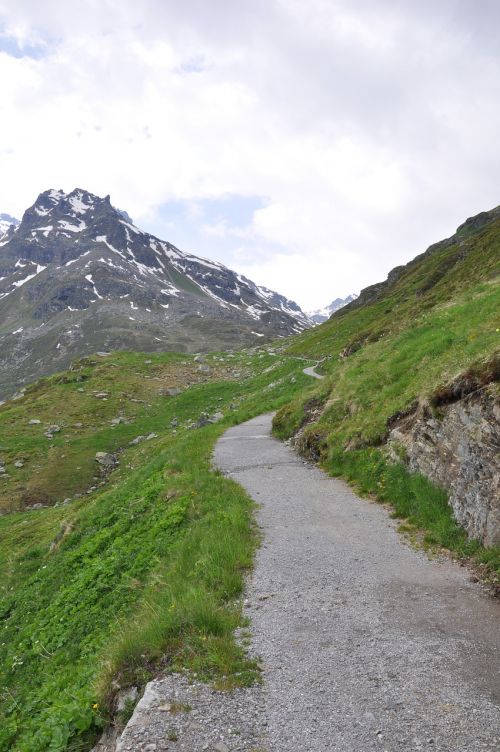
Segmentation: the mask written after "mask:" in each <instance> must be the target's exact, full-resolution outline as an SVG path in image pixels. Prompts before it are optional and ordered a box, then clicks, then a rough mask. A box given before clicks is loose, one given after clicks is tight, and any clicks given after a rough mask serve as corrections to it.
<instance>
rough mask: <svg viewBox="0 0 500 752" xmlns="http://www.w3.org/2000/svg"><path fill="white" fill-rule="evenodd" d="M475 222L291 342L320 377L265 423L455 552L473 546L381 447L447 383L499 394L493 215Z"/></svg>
mask: <svg viewBox="0 0 500 752" xmlns="http://www.w3.org/2000/svg"><path fill="white" fill-rule="evenodd" d="M479 220H480V221H478V218H474V219H473V220H468V222H466V223H465V224H464V225H462V226H461V228H459V230H458V231H457V233H456V235H455V236H453V238H450V239H448V240H446V241H443V242H442V243H438V244H436V245H435V246H432V247H431V248H430V249H429V250H428V251H427V253H426V254H423V255H422V256H420V257H418V258H417V259H415V260H414V261H412V262H411V263H410V264H408V265H407V266H406V267H399V268H398V269H396V270H394V272H393V273H391V275H390V276H389V280H388V281H387V282H386V283H383V284H381V285H376V286H374V287H373V288H368V290H366V291H364V292H363V293H362V295H361V296H360V298H359V300H357V301H355V302H354V303H351V304H350V305H349V306H346V308H344V309H342V310H340V311H339V312H338V313H336V314H334V316H333V317H332V318H331V319H330V320H329V321H328V322H326V323H325V324H323V325H322V326H320V327H318V328H317V329H315V330H313V331H312V332H307V333H306V334H303V335H301V336H299V337H296V338H294V339H293V341H291V343H290V346H289V347H288V348H287V353H288V354H294V355H300V356H303V357H309V358H316V359H321V360H322V370H323V373H324V374H325V376H326V378H325V379H324V381H322V382H320V383H319V384H315V385H313V386H310V387H309V389H307V390H306V391H305V392H303V393H301V394H299V395H297V397H296V398H295V399H294V400H292V401H291V402H290V404H288V405H286V406H285V407H284V408H282V409H281V411H280V412H279V413H278V415H277V416H276V418H275V421H274V430H275V433H276V435H277V436H279V437H281V438H288V437H289V436H291V435H292V434H294V433H296V432H297V431H298V430H299V429H301V431H300V435H299V437H298V440H297V444H298V446H299V449H301V451H303V452H304V453H305V454H308V455H309V456H312V457H314V458H315V459H320V460H321V461H322V463H323V466H324V467H325V469H327V470H328V471H329V472H330V473H332V474H334V475H342V476H344V477H346V478H347V479H349V480H351V481H353V482H354V483H355V484H356V485H357V488H358V490H360V491H361V492H363V493H370V494H373V495H376V496H377V497H378V498H379V499H381V500H383V501H389V502H391V503H392V504H393V505H394V507H395V509H396V512H397V513H398V514H399V515H400V516H403V517H405V518H409V519H410V521H411V522H413V523H415V524H416V525H418V526H419V527H422V528H425V529H427V531H428V533H427V538H426V539H427V541H428V542H431V543H438V544H440V545H443V546H446V547H449V548H452V549H453V550H455V551H458V552H459V553H460V552H462V553H466V552H467V553H471V552H472V551H473V550H474V549H475V547H476V546H477V544H476V543H470V542H467V541H466V540H465V537H464V535H463V533H462V531H461V530H459V529H458V528H457V526H456V525H455V524H454V522H453V520H452V519H451V517H450V514H449V509H448V506H447V502H446V494H444V492H441V491H438V490H436V489H434V490H431V487H430V484H429V483H428V482H427V481H425V479H423V478H411V477H410V476H409V474H408V473H406V471H405V469H404V468H403V466H402V465H398V466H393V465H389V464H388V463H387V460H386V456H385V452H384V444H385V440H386V438H387V434H388V427H389V425H390V423H391V419H392V418H393V417H394V416H397V415H401V414H405V413H406V412H408V411H410V410H411V408H412V406H414V405H416V404H418V403H421V404H422V403H425V404H428V405H429V406H430V408H431V409H433V408H435V407H436V406H437V405H438V404H439V402H440V400H441V398H442V395H445V394H446V392H447V390H448V391H449V390H450V385H451V384H453V383H454V382H456V380H457V379H461V382H463V384H464V385H465V387H463V388H468V389H470V390H473V389H477V388H480V387H483V386H485V387H486V386H487V388H488V389H490V390H492V391H494V392H495V393H496V394H497V395H498V381H499V376H500V358H499V352H500V350H499V343H500V289H499V281H500V276H499V275H500V216H499V214H498V212H497V211H493V212H490V213H484V215H479ZM431 496H433V497H435V499H434V501H433V502H429V499H430V498H431ZM438 508H439V509H440V510H441V512H440V513H438V511H437V510H438ZM497 557H498V552H497V553H495V552H493V551H491V552H490V553H489V554H485V556H484V558H485V559H486V560H492V561H497Z"/></svg>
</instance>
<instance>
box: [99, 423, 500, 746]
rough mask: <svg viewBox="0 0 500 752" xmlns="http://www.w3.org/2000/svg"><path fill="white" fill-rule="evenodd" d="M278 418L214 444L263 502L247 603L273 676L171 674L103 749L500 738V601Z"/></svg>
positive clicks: (491, 741)
mask: <svg viewBox="0 0 500 752" xmlns="http://www.w3.org/2000/svg"><path fill="white" fill-rule="evenodd" d="M270 427H271V416H270V415H264V416H260V417H259V418H255V419H253V420H250V421H248V422H247V423H243V424H242V425H239V426H235V427H234V428H231V429H229V430H228V431H227V432H226V433H225V434H224V435H223V436H222V437H221V438H220V439H219V441H218V443H217V446H216V451H215V462H216V464H217V466H218V467H219V468H220V469H221V471H222V472H223V473H225V474H226V475H228V476H230V477H231V478H233V479H234V480H235V481H237V482H238V483H240V484H241V485H242V486H243V487H244V488H245V489H246V490H247V491H248V492H249V494H250V495H251V496H252V497H253V498H254V499H255V500H256V501H257V502H258V512H257V519H258V522H259V524H260V526H261V529H262V534H263V542H262V546H261V548H260V549H259V551H258V554H257V559H256V566H255V570H254V572H253V573H252V576H251V579H250V581H249V583H248V588H247V597H246V600H245V610H246V613H247V615H248V616H249V619H250V630H251V634H252V637H251V647H250V651H251V653H253V654H255V655H257V656H260V657H261V658H262V665H263V679H264V682H263V685H262V686H253V687H248V688H240V689H236V690H234V691H232V692H221V691H217V690H216V689H214V688H213V687H210V686H209V685H206V684H202V683H201V682H196V681H194V680H193V678H192V677H190V678H189V677H185V676H180V675H177V674H168V673H167V674H166V675H165V676H160V677H158V678H157V679H155V680H154V681H152V682H150V683H149V684H148V685H147V687H146V691H145V694H144V696H143V698H142V699H141V700H140V702H139V704H138V705H137V707H136V709H135V711H134V714H133V716H132V718H131V719H130V721H129V723H128V725H127V728H126V729H125V731H124V733H123V734H122V736H121V737H120V739H119V740H118V743H117V745H116V746H115V742H114V741H113V740H112V739H111V740H109V742H107V741H106V739H103V740H102V742H101V743H100V744H98V745H97V746H96V747H95V752H110V751H111V750H113V751H115V750H116V752H153V751H154V750H155V751H156V752H162V751H163V750H165V751H169V752H170V751H173V750H175V751H176V752H205V751H208V752H418V751H423V750H429V751H431V750H435V751H436V752H481V751H485V750H486V751H487V752H494V751H495V752H498V750H499V749H500V708H499V702H500V675H499V671H498V669H499V623H500V619H499V617H500V604H499V603H498V602H497V601H493V600H492V599H490V598H489V596H487V595H486V594H485V592H484V591H483V590H482V588H481V586H480V585H478V584H474V583H472V582H471V581H470V575H469V573H468V571H467V570H466V569H463V568H460V567H459V566H458V565H455V564H453V563H451V562H450V561H449V560H447V559H444V560H437V559H434V560H432V561H431V560H430V559H428V558H427V556H426V555H425V554H424V553H423V552H421V551H415V550H414V549H413V548H411V547H410V546H409V545H408V544H407V543H406V542H405V540H404V539H403V538H402V537H401V535H400V534H399V533H397V531H396V528H395V524H394V523H393V521H392V520H391V519H390V518H389V516H388V513H387V511H386V510H385V509H384V508H383V507H381V506H379V505H377V504H373V503H370V502H368V501H366V500H362V499H360V498H358V497H357V496H356V495H355V494H354V493H353V492H352V491H351V490H350V489H349V488H348V486H346V485H345V483H343V482H342V481H340V480H336V479H333V478H330V477H328V476H326V475H325V474H324V473H323V472H322V471H321V470H319V469H318V468H316V467H314V466H312V465H310V464H306V463H304V462H303V461H302V460H301V459H300V458H299V457H298V456H297V455H296V454H295V453H294V452H293V451H292V450H291V449H289V448H288V447H286V446H285V445H283V444H281V443H280V442H278V441H276V440H275V439H273V438H272V437H271V436H270ZM183 708H186V709H187V708H189V711H187V710H186V711H184V710H182V709H183Z"/></svg>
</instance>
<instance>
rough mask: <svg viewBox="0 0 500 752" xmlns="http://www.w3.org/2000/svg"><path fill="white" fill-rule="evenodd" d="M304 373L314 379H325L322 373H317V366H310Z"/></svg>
mask: <svg viewBox="0 0 500 752" xmlns="http://www.w3.org/2000/svg"><path fill="white" fill-rule="evenodd" d="M303 373H305V375H306V376H312V378H313V379H324V378H325V377H324V376H322V375H321V374H320V373H316V366H309V367H308V368H304V369H303Z"/></svg>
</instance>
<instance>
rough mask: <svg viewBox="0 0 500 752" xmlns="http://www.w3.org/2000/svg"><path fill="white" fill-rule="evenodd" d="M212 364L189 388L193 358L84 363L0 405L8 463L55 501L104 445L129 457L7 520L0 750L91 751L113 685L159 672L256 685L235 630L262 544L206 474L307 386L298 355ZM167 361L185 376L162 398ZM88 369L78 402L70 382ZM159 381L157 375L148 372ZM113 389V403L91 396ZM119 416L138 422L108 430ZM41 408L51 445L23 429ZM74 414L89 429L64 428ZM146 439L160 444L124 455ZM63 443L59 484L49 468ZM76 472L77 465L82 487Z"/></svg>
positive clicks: (234, 494) (122, 357)
mask: <svg viewBox="0 0 500 752" xmlns="http://www.w3.org/2000/svg"><path fill="white" fill-rule="evenodd" d="M219 357H220V356H212V357H210V358H209V363H210V367H211V368H212V372H211V373H210V375H209V376H207V375H204V379H205V382H204V383H193V382H195V381H196V380H197V378H198V376H197V374H198V372H197V371H196V368H197V366H196V364H194V363H193V362H192V360H191V359H186V358H185V357H183V358H180V357H178V356H171V355H165V356H159V355H155V356H147V355H146V356H145V355H141V354H130V353H120V354H114V355H113V356H112V357H110V358H107V359H105V360H101V359H99V358H91V359H86V360H85V361H84V362H82V363H80V366H81V370H80V369H79V368H78V366H77V368H76V370H75V371H73V372H68V373H67V374H64V375H63V376H62V377H61V376H60V375H59V376H55V377H53V378H52V379H49V380H44V381H43V382H42V383H39V384H37V385H35V386H34V387H33V388H32V389H30V390H29V392H28V394H27V395H26V396H25V397H24V398H23V399H21V400H19V401H17V402H13V403H7V404H6V405H4V406H3V408H0V424H1V430H2V441H3V442H5V445H6V447H7V448H6V456H7V457H8V458H9V460H10V459H11V458H13V457H14V456H17V454H18V453H19V452H21V451H22V452H23V456H25V457H26V458H27V462H30V465H31V466H32V467H33V465H34V464H35V463H36V464H37V467H38V474H39V480H38V481H37V483H39V485H40V487H42V484H44V485H43V488H44V489H46V494H47V497H50V498H51V500H52V501H54V500H56V499H57V494H58V493H59V498H58V499H57V500H58V501H61V500H62V498H64V495H65V494H66V493H67V491H68V486H67V483H69V482H70V481H71V483H73V487H76V488H78V489H79V490H80V491H82V490H83V489H84V488H85V484H88V483H90V482H92V480H93V478H92V470H89V469H88V464H89V463H92V462H94V461H93V457H94V455H95V452H97V451H118V449H119V448H121V449H122V451H120V452H119V457H120V466H119V467H118V469H116V470H115V471H113V472H112V473H111V475H110V476H109V483H108V484H107V485H106V486H103V487H102V488H98V489H97V490H96V491H94V492H93V493H91V494H89V495H87V494H85V495H83V496H82V497H81V498H77V499H75V500H73V501H72V502H71V503H69V504H66V505H61V506H57V507H48V508H42V509H36V510H32V511H22V512H19V513H14V514H9V515H5V516H3V517H1V518H0V580H1V583H2V587H1V591H0V595H1V600H0V630H1V636H0V665H1V667H2V690H1V693H0V702H1V706H2V712H3V715H4V718H3V721H2V724H1V726H0V749H2V750H10V749H12V750H18V751H19V752H37V751H38V750H40V751H41V750H65V749H85V748H88V747H89V746H90V744H91V742H92V741H93V739H94V738H95V734H96V732H97V731H98V729H99V728H100V727H101V726H102V725H103V724H104V723H106V720H107V717H108V715H109V713H110V712H111V710H112V707H113V699H114V695H115V694H116V691H117V686H118V685H119V686H128V685H131V684H143V683H144V682H145V681H146V680H147V679H148V678H149V677H150V676H151V675H152V672H153V671H154V670H155V669H157V668H158V667H165V666H169V667H175V668H176V669H182V668H191V669H192V670H194V671H196V672H197V674H198V676H201V677H203V678H206V679H208V678H211V679H213V680H215V681H216V682H217V683H218V684H219V685H220V686H222V687H225V686H228V687H229V686H233V685H235V684H246V683H248V682H251V681H254V680H255V678H256V676H257V666H256V665H255V663H254V662H252V661H249V660H248V659H247V658H246V657H245V655H244V651H243V650H242V648H241V647H239V646H238V645H237V644H236V642H235V640H234V637H233V632H234V629H235V627H236V626H238V625H239V624H241V613H240V606H239V602H238V599H237V596H238V595H239V593H240V592H241V588H242V578H243V574H244V572H245V570H246V569H248V567H249V566H250V564H251V562H252V555H253V551H254V548H255V544H256V533H255V530H254V529H253V524H252V514H251V513H252V503H251V501H250V500H249V498H248V497H247V496H246V494H245V493H244V492H243V490H242V489H241V488H240V487H239V486H238V485H236V484H235V483H234V482H232V481H231V480H229V479H226V478H224V477H222V476H221V475H219V474H218V473H214V472H211V468H210V462H211V452H212V448H213V444H214V442H215V440H216V438H217V437H218V436H219V435H220V433H221V432H222V431H224V430H225V428H227V426H228V425H231V424H232V423H236V422H240V421H242V420H245V419H247V418H249V417H251V416H252V415H256V414H259V413H260V412H262V411H263V410H271V409H274V408H276V407H278V406H280V405H281V404H283V402H284V401H285V400H287V399H289V398H290V396H291V395H292V394H293V392H294V391H296V390H300V389H301V388H303V386H304V384H305V383H307V381H308V379H307V377H306V376H304V375H303V374H302V373H301V368H302V363H301V362H299V361H297V360H295V359H288V358H287V359H285V358H283V357H280V356H273V355H269V354H267V352H266V351H262V352H258V353H256V354H254V355H253V356H252V357H251V356H249V355H248V354H245V353H241V354H239V355H237V356H235V357H234V358H232V359H229V358H228V359H225V360H224V367H223V369H222V368H221V367H220V366H221V361H220V360H219ZM147 360H150V361H151V363H149V364H148V363H146V361H147ZM173 363H174V364H175V363H177V364H178V368H179V369H180V371H181V372H183V373H184V376H183V378H184V379H185V380H186V383H187V382H188V381H191V382H192V383H191V385H190V386H189V387H188V388H186V389H185V390H184V391H183V392H182V393H181V394H179V395H177V396H174V397H164V396H162V395H161V394H160V391H161V389H162V388H163V387H164V385H165V381H168V385H169V387H170V386H171V382H172V377H171V374H170V377H169V379H167V378H166V376H165V373H166V370H168V372H169V373H170V371H171V367H172V364H173ZM226 366H227V367H229V366H230V367H229V371H227V370H226ZM82 373H84V374H85V377H86V378H85V381H84V382H83V383H84V385H85V393H82V392H79V391H78V389H80V388H81V384H82V381H78V380H76V378H74V379H73V378H72V376H71V374H73V375H75V376H77V375H81V374H82ZM158 373H161V374H162V376H161V379H160V381H158V380H157V379H155V378H146V376H150V377H151V376H152V375H153V376H154V375H155V374H156V375H157V374H158ZM235 374H239V375H238V376H237V377H236V376H235ZM159 388H160V389H159ZM106 390H107V391H108V393H109V397H108V399H107V400H106V401H105V402H104V401H103V400H101V399H96V398H95V397H93V396H92V394H93V393H94V392H98V393H99V392H102V391H106ZM125 392H126V393H127V394H128V395H131V394H133V395H135V396H133V397H132V399H139V400H144V402H131V397H130V396H129V397H127V398H124V397H123V394H124V393H125ZM119 409H122V410H124V411H125V412H126V414H127V416H128V417H130V416H131V415H133V419H134V423H133V424H126V423H125V424H124V423H120V424H118V425H116V426H113V427H111V426H110V419H113V418H114V417H115V416H116V415H117V411H118V410H119ZM216 411H222V412H223V413H224V414H225V416H226V417H225V418H224V419H223V420H222V421H220V422H219V423H217V424H209V425H207V426H205V427H202V428H194V429H190V428H188V426H189V425H190V421H196V420H197V419H198V418H199V416H200V414H202V413H204V412H207V413H210V414H213V413H214V412H216ZM35 413H36V415H37V416H42V417H43V420H44V421H45V420H47V422H49V423H55V422H56V420H57V421H58V422H59V424H60V425H61V426H62V427H63V430H61V432H60V434H54V439H53V440H48V439H46V438H45V437H43V440H44V442H47V443H49V444H50V443H53V444H55V446H54V448H53V449H52V450H50V449H49V450H47V449H46V444H44V443H41V441H40V438H38V439H36V440H34V439H32V438H31V434H29V432H28V430H32V429H36V430H38V432H39V433H40V430H41V426H40V425H35V426H29V425H28V421H29V420H30V419H31V417H32V416H33V415H35ZM75 418H78V420H76V422H78V423H79V422H82V423H83V427H82V428H80V429H76V430H74V429H73V428H72V427H71V426H73V425H74V421H75ZM176 424H178V425H176ZM15 426H19V427H20V431H19V433H16V431H15ZM87 426H91V427H92V428H91V429H89V430H88V431H86V432H85V427H87ZM25 427H26V430H25ZM82 431H84V434H83V436H82V433H81V432H82ZM150 432H155V433H157V434H158V437H157V438H153V439H151V440H149V441H143V442H142V443H140V444H139V445H137V446H129V441H130V440H131V439H132V438H134V437H135V436H137V435H147V434H149V433H150ZM56 437H57V438H56ZM56 449H58V450H59V451H60V452H61V454H60V455H59V462H60V467H61V472H62V476H63V478H64V481H63V482H62V486H58V485H57V484H55V483H54V482H53V475H52V473H51V465H52V464H53V462H54V460H53V452H54V450H56ZM76 462H78V463H79V464H78V465H76V464H75V463H76ZM65 463H67V465H66V464H65ZM94 464H95V462H94ZM10 466H11V463H10V461H9V462H7V467H8V468H10ZM71 467H73V468H74V469H75V468H76V467H78V468H80V469H79V470H78V471H76V472H75V477H74V478H71V472H70V469H71ZM66 468H68V469H66ZM3 482H6V483H11V482H12V481H11V479H7V480H6V481H3ZM16 483H18V484H19V480H17V481H16ZM16 488H17V486H16Z"/></svg>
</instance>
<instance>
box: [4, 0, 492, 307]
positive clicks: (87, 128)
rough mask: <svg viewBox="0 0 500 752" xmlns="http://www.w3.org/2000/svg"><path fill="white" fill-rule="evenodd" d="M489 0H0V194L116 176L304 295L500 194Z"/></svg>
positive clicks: (164, 224) (412, 245) (276, 285)
mask: <svg viewBox="0 0 500 752" xmlns="http://www.w3.org/2000/svg"><path fill="white" fill-rule="evenodd" d="M499 28H500V4H499V3H498V2H497V0H491V1H490V0H478V1H477V2H475V3H471V2H470V0H442V1H441V2H440V3H436V2H434V0H433V1H432V2H431V1H430V0H419V2H414V1H413V0H407V1H406V2H405V1H404V0H403V2H401V0H399V1H398V2H396V1H392V0H252V2H251V3H249V2H247V0H208V1H207V0H183V2H182V3H181V2H178V0H141V2H140V3H138V2H137V1H136V0H86V1H85V2H82V3H68V2H65V1H63V0H44V2H43V3H40V2H39V0H16V1H15V2H14V0H0V133H1V138H0V175H1V179H0V212H8V213H10V214H13V215H15V216H16V215H17V216H19V215H21V214H22V212H23V211H24V209H25V208H26V207H27V206H29V205H30V204H32V203H33V201H34V200H35V198H36V196H37V195H38V193H40V192H41V191H43V190H46V189H47V188H49V187H54V188H62V189H63V190H66V191H70V190H72V189H73V188H75V187H81V188H85V189H87V190H90V191H92V192H94V193H97V194H99V195H106V194H108V193H109V194H111V199H112V201H113V203H114V204H115V205H116V206H118V207H120V208H123V209H126V210H127V211H128V212H129V214H130V215H131V216H132V217H133V218H134V221H135V222H136V224H137V225H138V226H139V227H141V228H142V229H145V230H148V231H150V232H153V233H155V234H156V235H158V236H160V237H162V238H164V239H167V240H169V241H170V242H172V243H174V244H176V245H177V246H178V247H180V248H181V249H182V250H185V251H189V252H193V253H196V254H198V255H202V256H207V257H211V258H215V259H218V260H220V261H222V262H223V263H225V264H227V265H228V266H230V267H231V268H233V269H236V270H238V271H239V272H242V273H243V274H245V275H246V276H248V277H250V278H251V279H253V280H254V281H256V282H258V283H260V284H263V285H266V286H267V287H271V288H273V289H276V290H278V291H279V292H281V293H283V294H286V295H288V296H289V297H292V298H294V299H295V300H297V302H298V303H299V304H300V305H301V306H302V307H303V308H304V309H306V310H310V309H312V308H317V307H321V306H323V305H325V304H326V303H328V302H330V301H331V300H332V299H333V298H335V297H339V296H342V297H344V296H346V295H348V294H349V293H351V292H356V291H359V289H360V288H362V287H364V286H366V285H368V284H371V283H373V282H376V281H379V280H380V279H383V278H384V277H385V276H386V275H387V272H388V271H389V270H390V269H391V268H392V267H394V266H395V265H397V264H399V263H402V262H405V261H407V260H409V259H410V258H412V257H413V256H415V255H416V254H417V253H419V252H421V251H422V250H425V248H426V247H427V246H428V245H429V244H430V243H432V242H434V241H436V240H439V239H440V238H442V237H445V236H447V235H450V234H451V233H452V232H453V231H454V230H455V228H456V226H457V225H458V224H460V223H461V222H462V221H463V220H464V219H465V218H466V217H467V216H470V215H472V214H475V213H477V212H479V211H482V210H485V209H488V208H491V207H493V206H496V205H498V204H500V181H499V178H498V176H499V174H500V149H499V148H498V134H499V133H500V48H499V47H498V29H499Z"/></svg>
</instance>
